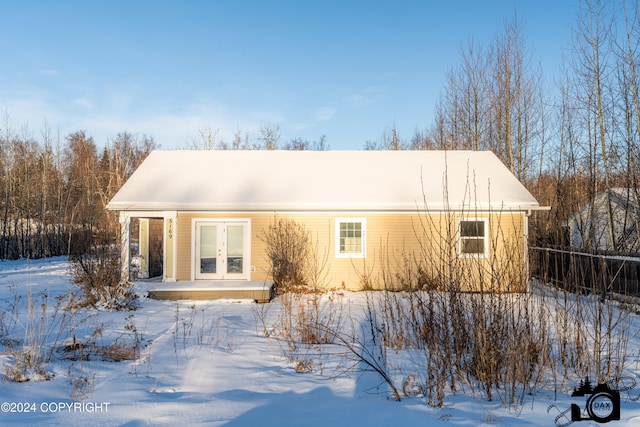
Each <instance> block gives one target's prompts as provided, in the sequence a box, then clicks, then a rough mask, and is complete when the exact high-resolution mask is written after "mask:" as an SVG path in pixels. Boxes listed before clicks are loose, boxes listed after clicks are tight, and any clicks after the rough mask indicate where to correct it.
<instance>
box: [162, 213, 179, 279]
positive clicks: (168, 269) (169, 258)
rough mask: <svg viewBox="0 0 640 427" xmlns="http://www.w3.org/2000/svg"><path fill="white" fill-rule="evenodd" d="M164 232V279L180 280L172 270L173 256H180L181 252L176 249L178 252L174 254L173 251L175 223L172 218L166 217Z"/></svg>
mask: <svg viewBox="0 0 640 427" xmlns="http://www.w3.org/2000/svg"><path fill="white" fill-rule="evenodd" d="M165 233H166V236H165V237H166V238H165V239H164V242H165V243H164V250H165V262H164V277H165V279H171V280H173V279H175V280H181V279H179V278H177V277H176V275H175V272H174V271H173V263H174V260H175V257H176V256H177V257H178V258H180V257H182V256H183V255H182V253H181V252H180V250H178V253H177V254H175V253H174V251H173V248H174V239H175V238H176V223H175V219H174V218H171V217H170V218H166V220H165Z"/></svg>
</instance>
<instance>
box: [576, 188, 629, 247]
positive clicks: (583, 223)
mask: <svg viewBox="0 0 640 427" xmlns="http://www.w3.org/2000/svg"><path fill="white" fill-rule="evenodd" d="M607 194H609V199H610V204H611V218H613V227H610V222H609V218H610V215H609V203H608V201H607ZM638 196H639V195H638V193H637V192H636V191H634V190H633V189H630V188H611V189H610V190H609V191H608V192H603V193H600V194H599V195H598V196H597V197H596V198H595V200H594V201H593V203H588V204H586V205H584V206H583V207H582V208H581V209H580V210H579V211H577V212H575V213H574V214H573V215H571V216H570V217H569V219H568V220H567V221H566V226H567V227H568V229H569V241H570V245H571V247H573V248H577V249H588V250H604V251H614V250H615V251H618V252H637V251H638V250H640V233H639V231H640V228H639V223H640V203H639V201H640V199H639V197H638ZM611 231H613V240H612V239H611V234H612V233H611Z"/></svg>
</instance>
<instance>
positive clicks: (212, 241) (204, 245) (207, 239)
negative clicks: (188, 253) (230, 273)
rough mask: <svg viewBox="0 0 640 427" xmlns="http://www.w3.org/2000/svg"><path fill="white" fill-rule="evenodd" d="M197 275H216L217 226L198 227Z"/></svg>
mask: <svg viewBox="0 0 640 427" xmlns="http://www.w3.org/2000/svg"><path fill="white" fill-rule="evenodd" d="M199 228H200V245H199V264H200V268H199V273H200V274H217V273H218V252H219V248H218V225H216V224H214V225H203V224H202V225H200V227H199Z"/></svg>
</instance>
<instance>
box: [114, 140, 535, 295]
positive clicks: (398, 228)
mask: <svg viewBox="0 0 640 427" xmlns="http://www.w3.org/2000/svg"><path fill="white" fill-rule="evenodd" d="M107 208H108V209H111V210H116V211H119V212H120V221H121V225H122V238H123V243H124V244H123V245H122V247H123V253H122V257H123V274H125V275H126V276H127V277H128V274H129V272H128V268H129V265H130V259H131V255H130V244H129V235H130V226H131V224H132V220H133V219H137V220H139V224H140V226H139V236H140V238H139V241H140V244H139V245H140V254H141V257H142V259H143V262H142V265H141V266H140V270H141V274H142V277H146V276H150V275H151V274H152V273H151V271H152V266H151V264H156V265H158V266H159V267H157V271H158V273H160V272H161V276H160V277H161V280H162V283H161V284H160V283H159V284H158V286H157V289H156V290H155V291H154V292H153V295H154V296H156V297H166V298H196V297H198V296H199V297H202V298H214V297H216V296H222V297H230V296H231V297H241V296H243V295H244V296H245V297H247V298H252V299H257V300H261V299H268V298H269V296H268V292H270V289H271V285H272V282H271V279H272V278H271V276H270V274H269V273H270V271H271V263H270V260H269V258H268V256H267V252H266V250H267V248H266V246H265V245H266V244H265V241H264V233H265V230H267V229H268V228H269V226H270V224H273V223H274V221H276V220H277V219H278V218H287V219H288V220H291V221H295V223H298V224H301V225H302V226H303V227H304V229H305V230H308V232H309V236H311V237H312V240H313V242H314V250H315V251H316V253H317V254H320V256H319V257H321V258H323V259H324V260H325V261H326V262H324V263H323V265H322V268H323V274H322V278H323V279H322V282H323V283H322V285H323V286H326V287H328V288H345V289H353V290H357V289H362V288H365V287H374V288H375V287H382V286H388V284H389V283H387V282H390V281H393V280H392V279H391V278H392V276H393V277H400V276H399V275H403V274H405V273H406V272H409V271H413V272H415V275H414V276H415V277H417V279H416V280H418V281H419V282H421V286H426V285H430V286H431V285H432V286H436V285H438V284H440V285H442V284H443V283H448V284H451V283H455V284H456V286H460V287H461V289H465V290H471V291H473V290H479V289H482V288H483V287H485V288H486V287H487V286H489V285H491V286H492V287H495V286H496V283H495V282H499V286H500V287H501V289H500V290H521V289H522V288H523V286H524V283H526V280H527V274H528V270H527V251H528V248H527V221H528V217H529V215H530V214H531V212H532V211H535V210H539V209H544V208H541V207H540V206H539V204H538V202H537V201H536V200H535V199H534V197H533V196H532V195H531V194H530V193H529V192H528V191H527V190H526V189H525V188H524V186H523V185H522V184H521V183H520V182H519V181H518V180H517V179H516V178H515V176H514V175H513V174H512V173H511V172H510V171H509V170H508V169H507V168H506V167H505V166H504V165H503V164H502V163H501V162H500V160H499V159H498V158H497V157H496V156H495V155H494V154H493V153H491V152H489V151H482V152H474V151H154V152H152V153H151V154H150V155H149V156H148V157H147V159H146V160H144V162H143V163H142V164H141V165H140V167H139V168H138V169H137V170H136V171H135V172H134V173H133V175H132V176H131V177H130V179H129V180H128V181H127V182H126V183H125V184H124V185H123V187H122V188H121V189H120V191H118V193H117V194H116V195H115V196H114V197H113V199H112V200H111V201H110V203H109V204H108V206H107ZM154 246H155V247H156V248H158V249H159V250H158V251H155V252H156V253H155V255H154V254H153V252H154V251H152V250H150V248H151V247H154ZM154 259H155V260H154ZM405 264H406V265H405ZM408 264H410V265H411V266H410V267H408ZM506 266H509V267H508V269H507V268H506ZM507 270H509V271H507ZM498 272H499V273H498ZM381 278H382V279H381ZM384 278H386V279H384ZM383 279H384V280H383ZM387 279H389V280H387ZM489 282H492V284H490V283H489ZM163 292H164V293H163ZM196 292H200V294H199V295H196Z"/></svg>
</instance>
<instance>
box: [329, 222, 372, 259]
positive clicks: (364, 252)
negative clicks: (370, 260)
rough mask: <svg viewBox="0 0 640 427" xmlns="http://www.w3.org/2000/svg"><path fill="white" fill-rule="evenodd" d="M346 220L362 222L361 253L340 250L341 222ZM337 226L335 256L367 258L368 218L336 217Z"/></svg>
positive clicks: (335, 224)
mask: <svg viewBox="0 0 640 427" xmlns="http://www.w3.org/2000/svg"><path fill="white" fill-rule="evenodd" d="M344 222H359V223H360V224H362V251H361V252H359V253H342V252H340V224H342V223H344ZM334 228H335V257H336V258H366V257H367V219H366V218H336V219H335V223H334Z"/></svg>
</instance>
